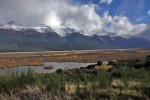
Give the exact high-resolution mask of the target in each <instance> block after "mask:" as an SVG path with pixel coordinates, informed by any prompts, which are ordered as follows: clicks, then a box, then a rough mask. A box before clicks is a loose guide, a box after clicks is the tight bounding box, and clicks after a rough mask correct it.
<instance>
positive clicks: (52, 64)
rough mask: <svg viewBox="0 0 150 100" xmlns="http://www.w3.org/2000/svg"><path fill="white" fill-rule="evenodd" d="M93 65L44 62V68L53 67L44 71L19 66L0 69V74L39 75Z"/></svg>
mask: <svg viewBox="0 0 150 100" xmlns="http://www.w3.org/2000/svg"><path fill="white" fill-rule="evenodd" d="M91 64H95V63H79V62H46V63H45V64H44V65H46V66H53V67H54V68H53V69H50V70H47V69H44V66H20V67H12V68H6V69H0V73H8V72H15V71H18V72H22V71H27V70H28V69H31V70H33V71H34V72H39V73H51V72H55V71H56V70H57V69H64V68H66V67H67V68H69V69H73V68H78V67H86V66H88V65H91Z"/></svg>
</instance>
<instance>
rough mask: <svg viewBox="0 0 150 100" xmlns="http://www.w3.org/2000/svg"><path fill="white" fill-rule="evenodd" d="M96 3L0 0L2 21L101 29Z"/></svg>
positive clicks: (0, 19) (78, 28) (58, 0)
mask: <svg viewBox="0 0 150 100" xmlns="http://www.w3.org/2000/svg"><path fill="white" fill-rule="evenodd" d="M96 7H97V6H96V5H94V4H79V3H76V2H74V1H72V0H11V1H10V0H0V15H1V16H0V22H8V21H10V20H14V21H16V22H18V23H23V24H36V23H42V24H46V25H49V26H51V27H69V28H75V29H77V30H86V29H88V30H100V29H101V24H102V23H101V18H100V16H99V15H98V14H97V13H96Z"/></svg>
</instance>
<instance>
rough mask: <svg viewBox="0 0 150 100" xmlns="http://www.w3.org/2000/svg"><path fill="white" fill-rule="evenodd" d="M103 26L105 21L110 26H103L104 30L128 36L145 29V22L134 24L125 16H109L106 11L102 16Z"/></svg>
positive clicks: (137, 33)
mask: <svg viewBox="0 0 150 100" xmlns="http://www.w3.org/2000/svg"><path fill="white" fill-rule="evenodd" d="M103 20H104V26H105V25H106V23H109V24H110V27H107V26H105V30H106V31H108V32H111V33H117V34H116V35H119V36H124V37H129V36H136V35H139V34H141V33H142V32H143V31H145V30H146V29H147V25H146V24H137V25H134V24H132V23H131V22H130V20H129V19H128V18H127V17H126V16H117V15H116V16H114V17H112V16H110V15H109V14H108V12H106V13H104V16H103Z"/></svg>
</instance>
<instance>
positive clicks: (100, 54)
mask: <svg viewBox="0 0 150 100" xmlns="http://www.w3.org/2000/svg"><path fill="white" fill-rule="evenodd" d="M147 55H150V50H146V49H145V50H144V49H143V50H142V49H141V50H100V51H99V50H93V51H57V52H25V53H21V52H19V53H0V68H7V67H14V66H15V67H16V66H28V65H29V66H39V65H43V63H44V62H47V61H48V62H96V61H98V60H100V61H108V60H114V59H116V60H117V59H132V58H141V57H145V56H147Z"/></svg>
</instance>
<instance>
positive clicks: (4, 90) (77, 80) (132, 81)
mask: <svg viewBox="0 0 150 100" xmlns="http://www.w3.org/2000/svg"><path fill="white" fill-rule="evenodd" d="M68 71H69V70H68ZM80 71H81V70H80ZM33 86H36V87H33ZM27 87H28V88H27ZM149 89H150V71H149V70H145V69H144V68H141V69H135V68H131V67H129V68H128V67H120V68H118V67H117V68H113V69H111V70H109V71H107V70H102V69H97V75H93V74H89V73H82V71H81V72H80V73H76V71H75V70H70V71H69V72H63V73H49V74H34V72H33V71H32V70H31V69H29V70H28V71H27V72H24V71H23V72H21V73H19V72H12V73H8V74H6V75H2V76H0V99H1V98H11V97H12V98H16V100H17V98H18V100H20V99H36V100H40V99H44V100H54V99H57V100H64V99H69V100H70V99H75V100H83V99H93V100H94V99H100V98H101V99H147V98H149V94H150V91H149ZM34 90H35V91H34Z"/></svg>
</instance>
